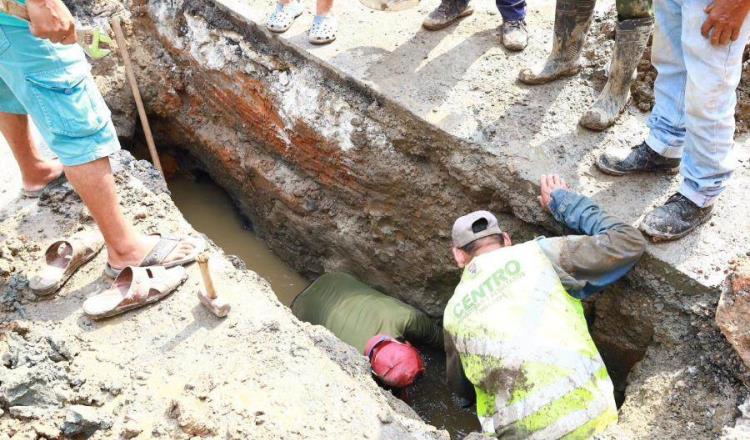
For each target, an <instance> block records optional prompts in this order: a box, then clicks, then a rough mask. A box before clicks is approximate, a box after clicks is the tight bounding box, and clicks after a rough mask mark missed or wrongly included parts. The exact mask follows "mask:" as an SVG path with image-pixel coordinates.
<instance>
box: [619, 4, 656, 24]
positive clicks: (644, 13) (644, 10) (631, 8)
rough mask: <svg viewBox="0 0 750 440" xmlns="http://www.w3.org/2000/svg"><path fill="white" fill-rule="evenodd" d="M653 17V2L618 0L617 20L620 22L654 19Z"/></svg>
mask: <svg viewBox="0 0 750 440" xmlns="http://www.w3.org/2000/svg"><path fill="white" fill-rule="evenodd" d="M653 15H654V12H653V8H652V7H651V0H617V19H618V20H619V21H622V20H632V19H634V18H646V17H653Z"/></svg>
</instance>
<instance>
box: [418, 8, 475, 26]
mask: <svg viewBox="0 0 750 440" xmlns="http://www.w3.org/2000/svg"><path fill="white" fill-rule="evenodd" d="M473 13H474V9H473V8H472V7H471V6H469V4H468V2H467V3H466V4H464V3H463V2H461V1H458V0H442V1H441V2H440V6H438V7H437V9H435V10H434V11H432V12H430V15H428V16H427V18H425V19H424V22H422V26H423V27H424V28H425V29H427V30H430V31H437V30H440V29H443V28H446V27H448V26H450V25H451V24H453V23H455V22H456V21H458V20H459V19H461V18H463V17H467V16H469V15H471V14H473Z"/></svg>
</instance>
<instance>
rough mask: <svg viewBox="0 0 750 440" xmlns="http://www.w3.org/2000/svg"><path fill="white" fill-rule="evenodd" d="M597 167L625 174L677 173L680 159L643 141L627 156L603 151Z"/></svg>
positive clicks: (617, 174)
mask: <svg viewBox="0 0 750 440" xmlns="http://www.w3.org/2000/svg"><path fill="white" fill-rule="evenodd" d="M596 167H597V168H599V170H600V171H601V172H603V173H604V174H609V175H612V176H624V175H626V174H633V173H644V172H663V173H667V174H677V173H678V172H679V171H680V159H674V158H669V157H664V156H662V155H660V154H659V153H657V152H656V151H654V150H652V149H651V147H649V146H648V144H647V143H646V142H642V143H640V144H638V145H636V146H635V147H633V148H632V149H631V150H630V153H629V154H628V155H627V156H625V157H621V156H617V155H614V154H611V153H603V154H602V155H601V156H599V158H598V159H597V160H596Z"/></svg>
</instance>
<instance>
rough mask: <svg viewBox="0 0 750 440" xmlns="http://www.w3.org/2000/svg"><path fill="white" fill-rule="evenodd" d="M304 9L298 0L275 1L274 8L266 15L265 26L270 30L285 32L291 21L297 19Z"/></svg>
mask: <svg viewBox="0 0 750 440" xmlns="http://www.w3.org/2000/svg"><path fill="white" fill-rule="evenodd" d="M303 12H304V9H303V8H302V5H301V4H300V2H299V1H298V0H292V1H290V2H287V3H277V4H276V9H275V10H274V11H273V12H272V13H271V15H269V16H268V20H266V27H267V28H268V30H269V31H271V32H276V33H279V34H280V33H283V32H286V31H287V30H288V29H289V28H290V27H292V23H294V20H296V19H297V17H299V16H300V15H302V13H303Z"/></svg>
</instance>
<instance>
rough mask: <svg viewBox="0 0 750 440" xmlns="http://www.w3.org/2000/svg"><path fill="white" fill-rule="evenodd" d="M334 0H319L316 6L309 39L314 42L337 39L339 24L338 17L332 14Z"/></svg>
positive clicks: (325, 42) (327, 41)
mask: <svg viewBox="0 0 750 440" xmlns="http://www.w3.org/2000/svg"><path fill="white" fill-rule="evenodd" d="M332 7H333V0H318V1H317V3H316V6H315V18H313V24H312V27H311V28H310V34H309V38H308V39H309V40H310V42H311V43H313V44H327V43H330V42H332V41H333V40H335V39H336V33H337V31H338V26H337V23H336V17H334V16H333V14H331V8H332Z"/></svg>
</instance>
